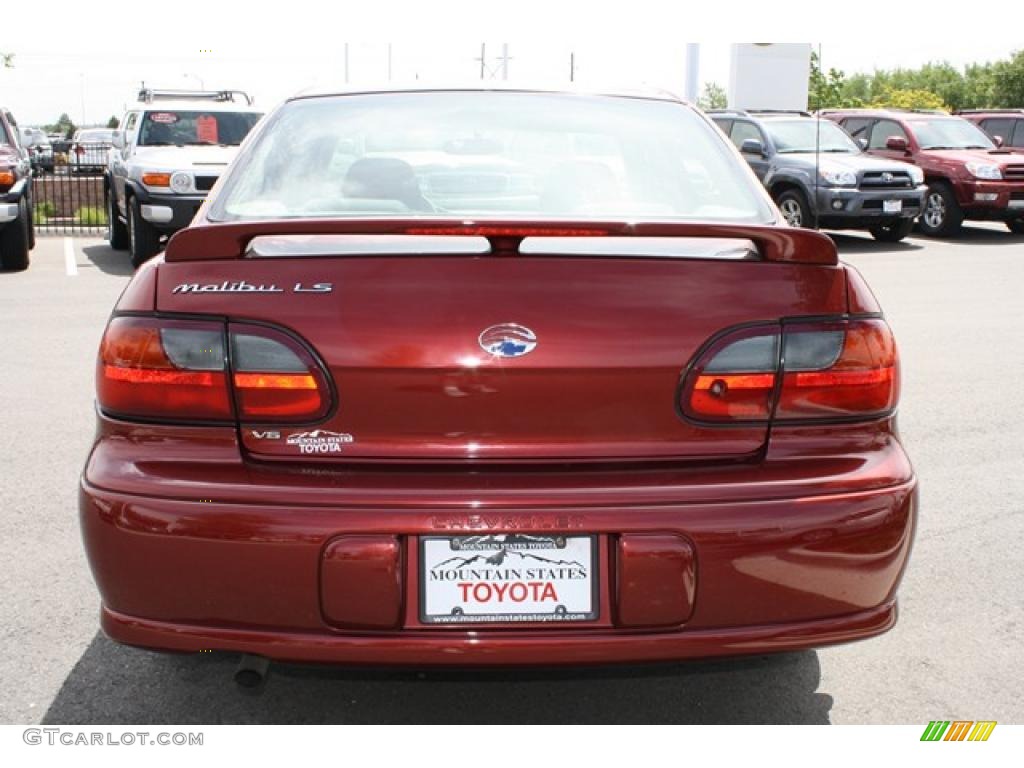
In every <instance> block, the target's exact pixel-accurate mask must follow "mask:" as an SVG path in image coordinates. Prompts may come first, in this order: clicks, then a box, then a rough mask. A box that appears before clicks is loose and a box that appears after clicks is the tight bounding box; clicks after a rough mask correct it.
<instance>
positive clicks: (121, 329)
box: [81, 91, 916, 666]
mask: <svg viewBox="0 0 1024 768" xmlns="http://www.w3.org/2000/svg"><path fill="white" fill-rule="evenodd" d="M257 131H258V133H257V134H256V135H254V136H253V137H251V139H250V141H249V142H248V143H247V146H246V147H245V148H244V149H243V152H242V154H241V155H240V156H239V159H238V160H237V161H236V163H235V164H234V166H233V167H232V169H231V170H230V171H229V172H228V174H227V176H226V177H225V179H224V180H223V181H222V183H221V185H220V186H219V188H218V190H216V191H215V193H214V196H213V197H212V198H211V200H210V201H208V203H207V205H206V206H205V207H204V209H203V210H202V211H201V212H200V214H199V216H198V218H197V220H196V221H195V222H194V223H193V225H192V226H191V227H189V228H187V229H185V230H183V231H182V232H180V233H178V234H177V235H175V237H174V238H173V239H172V240H171V242H170V244H169V245H168V248H167V251H166V254H165V255H164V257H163V258H158V259H156V260H155V261H154V262H152V263H151V264H149V265H147V266H146V267H144V268H143V269H142V270H140V271H139V272H138V273H137V274H136V275H135V277H134V278H133V280H132V282H131V283H130V284H129V286H128V288H127V289H126V291H125V293H124V294H123V296H122V297H121V299H120V301H119V303H118V305H117V307H116V308H115V310H114V313H113V315H112V317H111V319H110V322H109V325H108V327H107V329H106V332H105V334H104V338H103V341H102V344H101V348H100V352H99V357H98V361H97V371H96V379H97V405H98V420H99V427H98V430H97V437H96V442H95V446H94V448H93V450H92V452H91V454H90V456H89V459H88V462H87V464H86V467H85V471H84V474H83V479H82V485H81V522H82V530H83V536H84V539H85V545H86V549H87V551H88V555H89V559H90V563H91V565H92V569H93V573H94V576H95V578H96V582H97V584H98V586H99V589H100V593H101V597H102V624H103V628H104V629H105V631H106V632H107V633H108V634H109V635H110V636H111V637H112V638H114V639H115V640H118V641H120V642H124V643H129V644H132V645H138V646H145V647H149V648H156V649H163V650H173V651H197V650H200V649H217V650H224V651H236V652H244V653H249V654H258V655H263V656H267V657H270V658H272V659H279V660H293V661H319V662H330V663H340V664H373V665H393V664H394V665H411V666H427V665H446V666H462V665H512V664H554V663H558V664H565V663H580V664H593V663H606V662H626V661H630V662H634V661H655V660H674V659H684V658H693V657H702V656H714V655H726V654H728V655H735V654H745V653H762V652H767V651H779V650H786V649H796V648H806V647H813V646H820V645H825V644H830V643H837V642H844V641H850V640H856V639H861V638H866V637H870V636H872V635H877V634H879V633H882V632H884V631H886V630H888V629H890V628H891V627H892V626H893V625H894V623H895V621H896V590H897V586H898V584H899V582H900V579H901V576H902V574H903V571H904V568H905V566H906V562H907V558H908V554H909V550H910V547H911V541H912V538H913V532H914V522H915V516H916V481H915V478H914V474H913V471H912V469H911V466H910V463H909V461H908V459H907V456H906V454H905V453H904V451H903V448H902V446H901V444H900V441H899V438H898V435H897V432H896V427H895V411H896V406H897V399H898V393H899V364H898V359H897V352H896V346H895V343H894V341H893V338H892V334H891V332H890V330H889V328H888V326H887V325H886V323H885V320H884V319H883V317H882V315H881V311H880V309H879V307H878V305H877V304H876V302H875V300H874V298H873V297H872V295H871V293H870V291H869V290H868V288H867V287H866V285H865V283H864V282H863V281H862V279H861V278H860V277H859V276H858V274H857V273H856V272H855V271H854V270H853V269H851V268H850V267H847V266H844V265H842V264H841V263H839V262H838V261H837V257H836V252H835V249H834V246H833V245H832V243H831V241H830V240H828V239H827V238H825V237H823V236H821V235H818V234H817V233H814V232H808V231H804V230H796V229H791V228H789V227H786V226H784V225H781V224H780V223H779V221H778V213H777V211H776V210H775V208H774V207H773V205H772V204H771V202H770V200H769V199H768V198H767V197H766V196H765V193H764V192H763V191H762V189H761V188H760V185H759V184H758V182H757V180H756V178H755V177H754V176H753V175H752V174H751V173H750V171H749V170H748V169H747V168H746V165H745V163H744V162H743V160H742V159H741V158H740V156H739V155H738V154H737V153H736V152H735V150H734V149H733V148H732V147H731V146H730V145H728V143H727V142H726V141H725V140H724V139H723V138H722V137H721V136H720V134H719V133H718V132H717V131H716V130H715V129H714V128H713V127H712V126H711V124H710V123H709V122H707V120H706V119H705V118H704V117H702V116H701V115H700V114H699V113H698V112H697V111H695V110H693V109H692V108H690V107H689V106H687V105H685V104H682V103H679V102H677V101H674V100H671V99H667V98H662V97H654V96H644V97H638V96H625V95H622V96H620V95H580V94H567V93H545V92H522V91H419V92H417V91H412V92H388V93H355V94H344V95H316V96H307V97H302V98H297V99H293V100H292V101H289V102H287V103H285V104H284V105H283V106H282V107H280V108H279V109H278V110H277V112H276V113H275V114H273V115H272V116H270V117H269V118H268V119H267V120H266V121H265V122H264V124H263V125H261V126H260V127H259V128H258V129H257Z"/></svg>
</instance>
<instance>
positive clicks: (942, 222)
mask: <svg viewBox="0 0 1024 768" xmlns="http://www.w3.org/2000/svg"><path fill="white" fill-rule="evenodd" d="M963 223H964V212H963V210H961V208H960V204H959V203H958V202H957V201H956V195H954V194H953V188H952V187H950V186H949V184H946V183H945V182H942V181H939V182H935V183H934V184H929V185H928V191H927V192H926V193H925V196H924V210H923V211H921V218H919V219H918V220H917V225H918V227H919V228H920V230H921V231H922V232H923V233H924V234H926V235H929V236H930V237H952V236H954V235H956V234H958V233H959V232H960V225H961V224H963Z"/></svg>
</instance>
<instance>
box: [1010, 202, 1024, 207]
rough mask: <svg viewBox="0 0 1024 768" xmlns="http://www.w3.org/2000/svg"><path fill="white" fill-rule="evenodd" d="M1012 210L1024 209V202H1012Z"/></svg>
mask: <svg viewBox="0 0 1024 768" xmlns="http://www.w3.org/2000/svg"><path fill="white" fill-rule="evenodd" d="M1010 208H1024V200H1011V201H1010Z"/></svg>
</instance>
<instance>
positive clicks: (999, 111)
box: [953, 109, 1024, 115]
mask: <svg viewBox="0 0 1024 768" xmlns="http://www.w3.org/2000/svg"><path fill="white" fill-rule="evenodd" d="M953 114H954V115H987V114H993V115H1024V109H958V110H956V111H955V112H954V113H953Z"/></svg>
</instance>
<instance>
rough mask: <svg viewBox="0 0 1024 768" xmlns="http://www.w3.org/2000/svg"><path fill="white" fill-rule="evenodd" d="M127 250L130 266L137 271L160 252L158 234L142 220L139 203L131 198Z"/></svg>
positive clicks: (129, 202)
mask: <svg viewBox="0 0 1024 768" xmlns="http://www.w3.org/2000/svg"><path fill="white" fill-rule="evenodd" d="M128 250H129V251H130V252H131V259H132V266H133V267H135V268H136V269H138V268H139V267H141V266H142V265H143V264H145V263H146V262H147V261H149V260H150V259H151V258H153V257H154V256H156V252H157V251H158V250H160V233H159V232H157V231H156V229H154V228H153V227H152V226H151V225H150V224H149V222H147V221H146V220H145V219H144V218H142V212H141V211H140V210H139V201H138V200H137V199H136V198H134V197H132V198H130V199H129V201H128Z"/></svg>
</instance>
